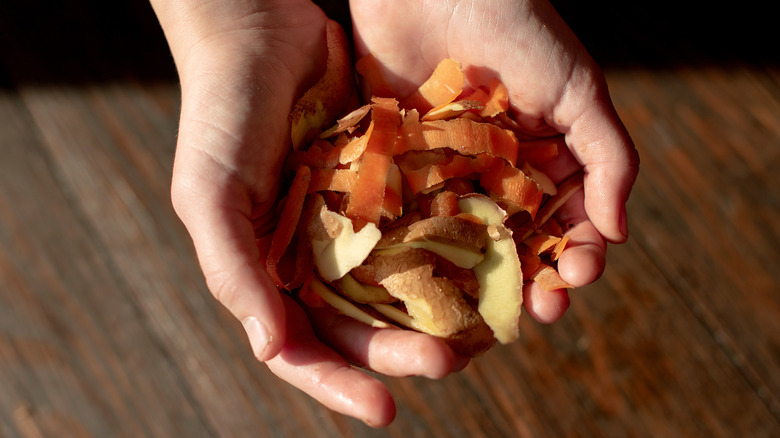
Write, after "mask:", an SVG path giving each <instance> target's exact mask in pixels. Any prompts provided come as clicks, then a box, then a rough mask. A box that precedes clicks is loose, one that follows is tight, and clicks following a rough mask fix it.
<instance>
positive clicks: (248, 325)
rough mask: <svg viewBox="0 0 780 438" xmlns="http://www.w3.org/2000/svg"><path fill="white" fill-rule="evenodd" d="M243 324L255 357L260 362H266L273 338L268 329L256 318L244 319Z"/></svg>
mask: <svg viewBox="0 0 780 438" xmlns="http://www.w3.org/2000/svg"><path fill="white" fill-rule="evenodd" d="M241 323H242V324H243V325H244V330H245V331H246V334H247V336H248V337H249V345H250V346H251V347H252V352H253V353H254V354H255V357H256V358H257V359H258V360H260V361H263V360H265V351H266V350H267V349H268V345H269V344H270V343H271V340H272V337H271V336H270V335H269V334H268V329H266V328H265V326H264V325H263V324H261V323H260V320H258V319H257V318H256V317H254V316H249V317H247V318H244V320H243V321H241Z"/></svg>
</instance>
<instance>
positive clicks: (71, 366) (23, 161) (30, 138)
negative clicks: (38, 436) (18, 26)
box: [0, 93, 203, 436]
mask: <svg viewBox="0 0 780 438" xmlns="http://www.w3.org/2000/svg"><path fill="white" fill-rule="evenodd" d="M0 124H1V128H0V135H2V141H0V144H2V145H3V147H2V150H3V160H2V164H0V187H2V188H3V190H0V230H2V231H1V232H0V248H2V251H1V252H0V272H2V275H0V301H1V302H2V305H0V314H1V316H0V326H1V327H2V331H1V332H0V335H1V336H2V343H0V345H2V349H1V350H0V351H1V353H0V373H2V375H3V378H1V379H0V381H2V382H4V383H5V382H8V383H7V385H9V386H8V387H5V388H4V389H5V390H4V391H2V393H3V397H2V405H1V406H2V409H1V410H0V415H2V422H3V423H5V424H9V425H16V426H17V427H18V428H21V429H19V431H18V433H20V434H22V433H23V430H24V429H25V428H32V427H35V428H38V429H39V430H40V431H41V433H42V434H43V436H52V435H57V434H58V433H60V432H61V430H62V428H63V427H64V426H67V428H68V430H73V431H74V436H78V435H79V433H77V432H78V431H81V432H83V435H85V436H86V435H89V436H100V435H107V434H113V433H125V434H127V436H139V435H146V434H156V435H165V434H171V433H174V434H175V433H179V432H182V431H185V430H190V431H191V430H199V429H201V428H202V427H203V423H202V422H201V421H200V414H199V413H198V412H197V411H196V410H195V409H194V408H193V406H192V403H191V402H190V401H189V399H190V397H191V396H190V394H188V391H189V390H188V388H186V387H183V386H181V385H180V384H179V379H178V377H177V375H176V370H175V369H174V368H173V367H171V366H170V363H169V362H168V360H167V358H166V355H165V354H164V352H162V351H160V347H159V339H157V338H156V337H155V336H154V335H153V334H151V333H149V331H148V329H147V327H146V325H145V324H146V321H145V320H144V318H142V317H140V315H139V313H138V309H137V307H136V304H135V303H133V302H132V301H130V300H128V299H127V298H128V293H129V291H128V289H127V285H126V284H124V282H123V281H122V279H121V278H118V277H117V276H116V274H115V266H113V265H112V263H111V261H110V260H108V258H107V257H106V248H105V247H104V246H102V243H101V242H99V241H97V240H96V239H94V235H93V231H92V230H91V229H90V227H89V226H88V225H87V224H86V223H85V222H84V220H83V216H82V212H81V211H80V206H79V205H78V203H74V202H73V201H74V199H73V197H72V193H71V192H69V190H68V189H67V187H64V185H63V183H62V181H60V180H58V176H59V175H58V169H57V166H56V163H53V162H52V161H51V160H50V157H48V156H47V154H46V153H45V152H44V151H43V150H42V148H41V138H40V136H39V131H38V130H37V129H36V128H35V125H34V122H33V121H32V119H31V118H30V117H29V114H28V113H27V111H26V110H25V108H24V106H23V104H22V102H21V100H20V99H19V98H18V96H16V95H14V94H13V93H3V95H2V99H0Z"/></svg>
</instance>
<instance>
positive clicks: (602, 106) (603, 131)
mask: <svg viewBox="0 0 780 438" xmlns="http://www.w3.org/2000/svg"><path fill="white" fill-rule="evenodd" d="M580 98H581V99H588V98H589V100H588V101H593V102H594V103H592V104H590V105H589V106H588V107H586V108H585V109H584V110H583V111H582V112H581V113H580V115H579V116H578V117H576V119H575V120H573V122H572V123H571V125H570V128H569V129H568V131H567V132H566V143H567V144H568V146H569V148H570V149H571V151H572V153H573V154H574V156H575V158H576V159H577V160H578V161H579V162H580V163H581V164H582V166H583V167H584V170H585V182H584V190H585V200H584V205H585V211H586V212H587V214H588V218H589V219H590V221H591V222H592V223H593V225H594V226H595V227H596V229H597V230H598V231H599V232H600V233H601V234H602V235H603V236H604V237H605V238H606V239H607V240H609V241H610V242H615V243H621V242H624V241H625V240H626V239H627V238H628V226H627V218H626V208H625V204H626V201H627V200H628V196H629V194H630V192H631V187H632V186H633V184H634V181H635V180H636V176H637V173H638V171H639V155H638V154H637V151H636V148H635V147H634V144H633V142H632V141H631V138H630V137H629V135H628V132H627V131H626V129H625V127H624V126H623V124H622V122H621V121H620V119H619V118H618V116H617V113H616V112H615V110H614V108H613V107H612V104H611V102H610V100H609V96H608V95H607V92H606V85H603V86H601V87H598V91H596V96H595V98H594V97H593V96H580Z"/></svg>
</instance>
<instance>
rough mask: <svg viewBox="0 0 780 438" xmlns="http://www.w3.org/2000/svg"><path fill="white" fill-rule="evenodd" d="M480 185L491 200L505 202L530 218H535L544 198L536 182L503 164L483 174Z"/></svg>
mask: <svg viewBox="0 0 780 438" xmlns="http://www.w3.org/2000/svg"><path fill="white" fill-rule="evenodd" d="M480 184H482V187H484V188H485V189H486V190H487V191H488V192H489V193H490V196H491V197H492V198H497V199H499V200H503V201H506V202H508V203H510V204H511V205H513V206H515V207H517V208H519V209H520V210H525V211H527V212H528V213H530V214H531V218H535V217H536V213H537V211H538V210H539V206H540V205H541V203H542V199H543V198H544V192H543V191H542V190H541V188H540V187H539V185H538V184H537V183H536V181H534V180H532V179H531V178H529V177H528V175H526V174H525V173H523V171H522V170H520V169H518V168H516V167H514V166H510V165H507V164H505V163H496V164H494V165H493V166H491V168H490V169H487V171H485V172H483V173H482V175H481V177H480Z"/></svg>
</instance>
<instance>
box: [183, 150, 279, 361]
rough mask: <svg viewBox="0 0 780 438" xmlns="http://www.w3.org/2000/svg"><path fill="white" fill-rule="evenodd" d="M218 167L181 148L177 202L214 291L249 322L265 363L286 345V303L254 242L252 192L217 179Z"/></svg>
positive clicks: (253, 341) (249, 331)
mask: <svg viewBox="0 0 780 438" xmlns="http://www.w3.org/2000/svg"><path fill="white" fill-rule="evenodd" d="M215 167H218V165H217V164H214V162H213V161H211V160H208V159H204V157H202V156H201V155H200V153H199V152H197V151H195V150H192V149H186V148H180V149H179V150H178V151H177V158H176V167H175V169H174V178H173V184H172V188H171V196H172V201H173V205H174V208H175V210H176V213H177V214H178V215H179V217H180V218H181V220H182V222H183V223H184V225H185V226H186V227H187V230H188V232H189V234H190V236H191V237H192V241H193V243H194V245H195V250H196V253H197V256H198V261H199V262H200V265H201V269H202V270H203V274H204V277H205V279H206V283H207V285H208V287H209V290H210V291H211V292H212V294H213V295H214V297H215V298H216V299H217V300H218V301H219V302H220V303H222V304H223V305H224V306H225V307H226V308H227V309H228V310H229V311H230V312H231V313H232V314H233V315H234V316H235V317H236V318H237V319H239V320H240V321H241V322H242V324H244V327H245V329H246V332H247V336H248V337H249V341H250V343H251V345H252V349H253V351H254V353H255V355H256V356H257V358H258V360H261V361H264V360H267V359H270V358H271V357H273V356H274V355H275V354H276V353H277V352H278V351H279V350H280V349H281V347H282V345H283V343H284V336H285V331H284V330H285V313H284V307H283V306H282V302H281V300H280V298H279V293H278V290H277V289H276V286H275V285H274V284H273V282H272V281H271V280H270V278H269V277H268V275H267V274H266V273H265V270H264V264H263V263H262V260H261V256H260V251H259V250H258V247H257V245H256V244H255V230H254V226H253V225H252V222H251V220H250V217H251V211H252V202H251V200H250V199H249V195H247V194H246V193H245V189H244V188H242V186H241V185H240V183H231V182H229V181H224V179H225V178H224V177H213V176H214V175H218V174H220V173H221V172H223V170H220V169H218V168H215ZM212 177H213V178H212Z"/></svg>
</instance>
